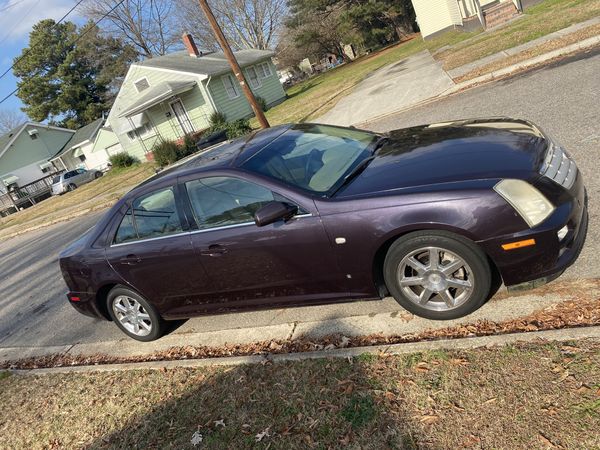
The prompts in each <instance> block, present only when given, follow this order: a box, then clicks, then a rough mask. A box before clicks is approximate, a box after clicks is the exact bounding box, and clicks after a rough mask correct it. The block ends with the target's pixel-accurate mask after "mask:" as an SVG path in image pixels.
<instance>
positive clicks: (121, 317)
mask: <svg viewBox="0 0 600 450" xmlns="http://www.w3.org/2000/svg"><path fill="white" fill-rule="evenodd" d="M112 309H113V312H114V313H115V316H116V317H117V320H118V321H119V323H120V324H121V325H122V326H123V327H124V328H125V329H126V330H127V331H129V332H130V333H131V334H134V335H136V336H148V335H149V334H150V332H151V331H152V319H151V318H150V315H149V314H148V311H146V309H145V308H144V307H143V306H142V304H141V303H140V302H138V301H137V300H136V299H135V298H131V297H129V296H127V295H119V296H118V297H117V298H116V299H115V301H114V302H113V306H112Z"/></svg>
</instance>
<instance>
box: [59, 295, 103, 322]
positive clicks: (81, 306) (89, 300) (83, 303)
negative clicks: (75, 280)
mask: <svg viewBox="0 0 600 450" xmlns="http://www.w3.org/2000/svg"><path fill="white" fill-rule="evenodd" d="M67 299H68V300H69V303H70V304H71V306H72V307H73V308H75V309H76V310H77V312H79V313H81V314H83V315H84V316H88V317H93V318H94V319H104V320H107V317H106V315H105V314H104V312H103V311H101V310H100V309H99V308H98V305H97V303H96V296H95V295H94V294H90V293H88V292H71V291H70V292H67ZM74 299H78V300H74Z"/></svg>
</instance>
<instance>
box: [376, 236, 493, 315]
mask: <svg viewBox="0 0 600 450" xmlns="http://www.w3.org/2000/svg"><path fill="white" fill-rule="evenodd" d="M384 278H385V283H386V285H387V287H388V289H389V291H390V292H391V294H392V295H393V296H394V298H395V299H396V301H397V302H398V303H399V304H400V305H401V306H402V307H404V308H405V309H407V310H408V311H410V312H412V313H414V314H416V315H418V316H421V317H425V318H428V319H437V320H449V319H456V318H459V317H463V316H465V315H467V314H470V313H472V312H473V311H475V310H476V309H478V308H479V307H480V306H481V305H482V304H483V303H484V302H485V301H486V300H487V298H488V296H489V293H490V290H491V285H492V274H491V270H490V266H489V264H488V261H487V258H486V256H485V254H484V253H483V252H482V251H481V250H480V249H479V248H478V247H477V246H476V245H475V244H473V243H472V242H471V241H469V240H467V239H464V238H462V237H460V236H457V235H454V234H452V233H445V232H434V231H426V232H416V233H411V234H408V235H406V236H403V237H402V238H400V239H398V240H397V241H396V242H394V244H392V246H391V247H390V249H389V251H388V253H387V256H386V259H385V263H384Z"/></svg>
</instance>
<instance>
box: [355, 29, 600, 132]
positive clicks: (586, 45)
mask: <svg viewBox="0 0 600 450" xmlns="http://www.w3.org/2000/svg"><path fill="white" fill-rule="evenodd" d="M599 44H600V36H593V37H591V38H588V39H584V40H583V41H580V42H576V43H575V44H571V45H568V46H566V47H563V48H559V49H556V50H553V51H551V52H548V53H544V54H543V55H540V56H536V57H534V58H530V59H527V60H525V61H521V62H520V63H517V64H513V65H512V66H508V67H505V68H503V69H498V70H495V71H493V72H490V73H488V74H485V75H481V76H479V77H476V78H473V79H471V80H467V81H463V82H462V83H459V84H456V85H455V86H454V87H451V88H450V89H448V90H446V91H444V92H442V93H441V94H439V95H436V96H435V97H431V98H428V99H426V100H423V101H420V102H418V103H415V104H413V105H410V106H406V107H404V108H401V109H398V110H396V111H392V112H389V113H385V114H382V115H380V116H376V117H373V118H371V119H368V120H365V121H363V122H357V123H355V124H353V125H354V126H364V125H368V124H371V123H373V122H377V121H379V120H382V119H385V118H387V117H390V116H393V115H396V114H400V113H403V112H406V111H410V110H411V109H413V108H417V107H419V106H424V105H427V104H429V103H432V102H435V101H437V100H442V99H444V98H446V97H450V96H451V95H454V94H456V93H458V92H461V91H464V90H467V89H470V88H473V87H477V86H479V85H481V84H485V83H489V82H492V81H496V80H498V79H501V78H506V77H507V76H510V75H514V74H516V73H517V72H520V71H523V70H525V69H529V68H531V67H534V66H537V65H539V64H542V63H545V62H548V61H551V60H553V59H556V58H558V57H563V56H568V55H570V54H572V53H576V52H578V51H581V50H587V49H590V48H592V47H595V46H596V45H599Z"/></svg>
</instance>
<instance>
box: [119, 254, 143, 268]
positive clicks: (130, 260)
mask: <svg viewBox="0 0 600 450" xmlns="http://www.w3.org/2000/svg"><path fill="white" fill-rule="evenodd" d="M119 262H120V263H121V264H124V265H126V266H134V265H136V264H137V263H139V262H142V258H140V257H139V256H137V255H127V256H125V257H123V258H121V259H120V260H119Z"/></svg>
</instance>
